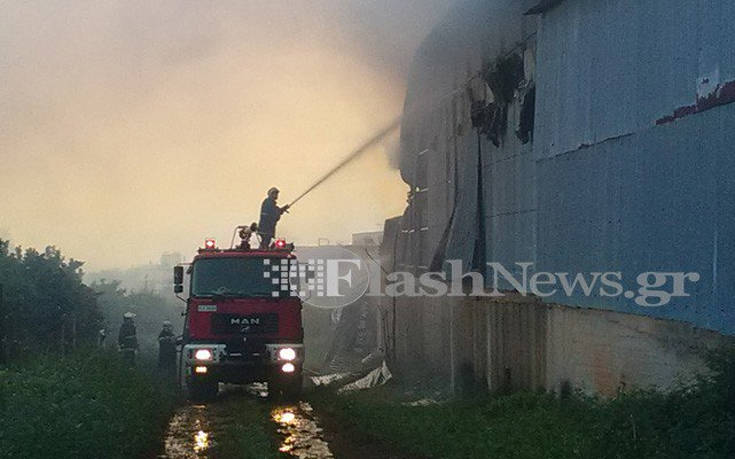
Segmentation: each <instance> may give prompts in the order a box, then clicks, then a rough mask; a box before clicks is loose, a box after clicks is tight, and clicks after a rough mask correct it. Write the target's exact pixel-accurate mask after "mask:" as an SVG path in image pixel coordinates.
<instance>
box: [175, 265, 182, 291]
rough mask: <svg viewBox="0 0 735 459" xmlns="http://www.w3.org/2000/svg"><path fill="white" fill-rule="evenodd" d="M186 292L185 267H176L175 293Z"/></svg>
mask: <svg viewBox="0 0 735 459" xmlns="http://www.w3.org/2000/svg"><path fill="white" fill-rule="evenodd" d="M183 291H184V267H183V266H174V293H181V292H183Z"/></svg>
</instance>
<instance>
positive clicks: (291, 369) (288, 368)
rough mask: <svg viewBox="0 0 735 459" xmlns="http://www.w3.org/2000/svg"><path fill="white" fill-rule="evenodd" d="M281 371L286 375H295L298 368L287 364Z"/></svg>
mask: <svg viewBox="0 0 735 459" xmlns="http://www.w3.org/2000/svg"><path fill="white" fill-rule="evenodd" d="M281 371H283V372H284V373H293V372H294V371H296V367H295V366H293V363H286V364H284V365H283V366H282V367H281Z"/></svg>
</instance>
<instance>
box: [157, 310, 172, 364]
mask: <svg viewBox="0 0 735 459" xmlns="http://www.w3.org/2000/svg"><path fill="white" fill-rule="evenodd" d="M158 368H159V369H161V370H164V371H166V372H173V371H174V370H175V369H176V336H175V335H174V332H173V327H172V326H171V322H170V321H168V320H166V321H164V322H163V329H162V330H161V333H159V334H158Z"/></svg>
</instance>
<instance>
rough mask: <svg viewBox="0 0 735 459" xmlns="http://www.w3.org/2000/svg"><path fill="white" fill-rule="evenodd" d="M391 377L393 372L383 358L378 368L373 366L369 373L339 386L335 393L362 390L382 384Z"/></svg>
mask: <svg viewBox="0 0 735 459" xmlns="http://www.w3.org/2000/svg"><path fill="white" fill-rule="evenodd" d="M392 377H393V374H392V373H391V372H390V370H389V369H388V365H387V364H386V363H385V360H383V364H382V365H381V366H379V367H378V368H375V369H374V370H372V371H371V372H370V373H368V374H367V375H365V376H364V377H362V378H360V379H358V380H357V381H353V382H351V383H349V384H347V385H346V386H343V387H341V388H340V389H339V390H338V391H337V393H342V392H347V391H352V390H362V389H370V388H372V387H376V386H382V385H383V384H385V383H386V382H388V381H389V380H390V379H391V378H392Z"/></svg>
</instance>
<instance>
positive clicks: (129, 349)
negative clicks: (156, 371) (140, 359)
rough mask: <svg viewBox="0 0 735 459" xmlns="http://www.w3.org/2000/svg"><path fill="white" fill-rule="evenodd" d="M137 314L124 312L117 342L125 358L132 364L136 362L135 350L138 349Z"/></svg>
mask: <svg viewBox="0 0 735 459" xmlns="http://www.w3.org/2000/svg"><path fill="white" fill-rule="evenodd" d="M134 319H135V314H133V313H132V312H126V313H125V314H123V323H122V325H121V326H120V334H119V335H118V337H117V344H118V346H119V349H120V353H121V354H122V356H123V358H124V359H125V360H126V361H127V362H129V363H130V364H134V363H135V351H137V350H138V336H137V335H136V332H135V322H134V321H133V320H134Z"/></svg>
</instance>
